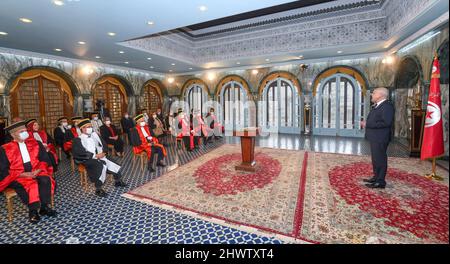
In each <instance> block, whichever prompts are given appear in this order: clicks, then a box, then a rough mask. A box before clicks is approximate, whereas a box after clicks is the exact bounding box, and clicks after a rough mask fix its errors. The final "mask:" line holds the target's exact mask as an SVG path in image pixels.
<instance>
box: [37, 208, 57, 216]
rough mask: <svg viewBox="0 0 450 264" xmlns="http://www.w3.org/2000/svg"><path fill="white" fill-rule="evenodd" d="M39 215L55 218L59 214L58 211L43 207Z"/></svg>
mask: <svg viewBox="0 0 450 264" xmlns="http://www.w3.org/2000/svg"><path fill="white" fill-rule="evenodd" d="M39 214H40V215H46V216H51V217H54V216H56V215H57V212H56V210H53V209H52V208H50V207H48V206H45V207H42V208H41V210H39Z"/></svg>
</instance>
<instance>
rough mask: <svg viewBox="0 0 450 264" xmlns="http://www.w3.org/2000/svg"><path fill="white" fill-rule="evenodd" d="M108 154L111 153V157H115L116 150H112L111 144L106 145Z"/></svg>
mask: <svg viewBox="0 0 450 264" xmlns="http://www.w3.org/2000/svg"><path fill="white" fill-rule="evenodd" d="M109 152H111V155H113V156H117V153H116V150H115V149H114V145H113V144H108V154H109Z"/></svg>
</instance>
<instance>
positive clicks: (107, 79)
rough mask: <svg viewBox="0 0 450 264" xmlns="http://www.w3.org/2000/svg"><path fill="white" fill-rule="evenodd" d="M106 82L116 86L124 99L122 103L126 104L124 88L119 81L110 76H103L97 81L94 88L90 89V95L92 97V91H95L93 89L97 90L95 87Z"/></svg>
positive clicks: (126, 96) (126, 97)
mask: <svg viewBox="0 0 450 264" xmlns="http://www.w3.org/2000/svg"><path fill="white" fill-rule="evenodd" d="M106 82H109V83H110V84H113V85H116V86H118V87H119V90H120V92H121V93H122V95H123V97H124V102H125V103H127V104H128V95H127V93H126V90H125V86H123V84H122V83H121V82H120V81H119V80H117V79H116V78H114V77H112V76H104V77H101V78H100V79H98V80H97V81H96V82H95V83H94V88H93V89H92V95H94V90H95V88H97V85H102V84H104V83H106Z"/></svg>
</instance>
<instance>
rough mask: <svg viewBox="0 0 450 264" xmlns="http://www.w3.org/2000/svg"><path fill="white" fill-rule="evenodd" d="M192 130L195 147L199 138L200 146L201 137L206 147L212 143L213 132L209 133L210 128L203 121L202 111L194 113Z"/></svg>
mask: <svg viewBox="0 0 450 264" xmlns="http://www.w3.org/2000/svg"><path fill="white" fill-rule="evenodd" d="M192 129H193V130H194V145H195V139H196V138H197V144H198V138H200V137H202V138H203V144H204V145H206V144H207V143H208V142H210V141H211V139H212V131H210V132H208V126H207V125H206V124H205V122H204V121H203V118H202V113H201V112H200V110H197V111H194V114H193V117H192ZM209 130H210V129H209Z"/></svg>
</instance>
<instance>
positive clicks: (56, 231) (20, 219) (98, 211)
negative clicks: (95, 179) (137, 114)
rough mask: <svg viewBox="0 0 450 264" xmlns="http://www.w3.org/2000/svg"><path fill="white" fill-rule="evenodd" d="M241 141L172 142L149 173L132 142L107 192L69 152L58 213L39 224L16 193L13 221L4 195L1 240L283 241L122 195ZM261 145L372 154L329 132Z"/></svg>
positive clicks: (59, 176)
mask: <svg viewBox="0 0 450 264" xmlns="http://www.w3.org/2000/svg"><path fill="white" fill-rule="evenodd" d="M224 143H229V144H237V143H239V139H238V138H235V137H226V138H224V139H218V140H215V141H214V142H213V143H212V144H208V145H207V146H203V145H202V146H201V147H200V148H199V149H197V150H195V151H193V152H186V151H183V150H181V149H178V148H177V147H176V146H175V143H174V142H171V143H170V144H169V145H168V147H167V149H168V160H167V161H168V164H169V165H170V166H167V167H165V168H159V167H158V170H157V171H156V172H155V173H152V174H149V173H148V172H147V171H141V170H140V168H139V166H138V163H136V164H134V163H133V160H132V153H131V148H130V147H126V155H125V157H123V158H117V159H116V161H117V162H119V163H120V164H122V166H123V174H124V180H125V182H127V183H128V184H129V186H128V187H126V188H115V187H114V186H112V184H111V183H108V184H106V187H105V188H106V191H107V192H108V193H109V195H108V197H106V198H99V197H97V196H95V195H94V192H93V190H92V189H91V190H89V191H88V192H85V191H84V190H83V189H82V188H81V186H80V181H79V175H78V172H72V171H71V168H70V163H69V161H68V160H66V159H65V158H64V159H63V160H62V162H61V164H60V169H59V171H58V172H57V173H56V175H55V178H56V181H57V184H58V186H57V193H56V196H55V203H56V209H57V210H58V212H59V216H58V217H57V218H53V219H49V218H43V220H41V222H40V223H38V224H37V225H32V224H30V223H28V221H27V210H26V208H25V206H23V205H22V204H21V203H20V201H19V200H18V198H17V197H16V198H14V203H15V205H14V208H15V211H14V220H13V222H11V223H10V222H8V221H7V217H6V203H5V198H4V196H3V195H1V196H0V243H6V244H7V243H33V244H35V243H54V244H63V243H66V241H67V239H69V238H71V237H73V238H76V239H78V241H79V242H80V243H108V244H109V243H111V244H115V243H130V244H134V243H137V244H141V243H163V244H166V243H188V244H190V243H247V244H248V243H257V244H261V243H282V242H281V241H280V240H278V239H276V238H273V237H264V236H258V235H255V234H251V233H247V232H243V231H240V230H236V229H233V228H229V227H225V226H222V225H218V224H214V223H211V222H208V221H203V220H199V219H197V218H194V217H190V216H186V215H183V214H178V213H175V212H171V211H168V210H164V209H161V208H158V207H154V206H151V205H147V204H144V203H140V202H136V201H133V200H130V199H127V198H124V197H122V196H121V194H123V193H124V192H127V191H129V190H132V189H134V188H136V187H138V186H141V185H143V184H144V183H146V182H148V181H151V180H153V179H155V178H158V177H160V176H161V175H163V174H164V173H166V172H167V171H169V170H172V169H174V168H176V167H177V166H181V165H183V164H185V163H187V162H189V161H190V160H192V159H195V158H197V157H199V156H201V155H203V154H205V153H207V152H208V151H210V150H212V149H214V148H216V147H218V146H220V145H222V144H224ZM257 144H258V146H261V147H271V148H281V149H297V150H300V149H305V150H310V151H320V152H333V153H342V154H355V155H360V154H363V155H368V154H369V153H370V149H369V148H368V145H367V142H365V141H364V140H363V139H352V138H335V137H325V136H293V135H276V136H275V135H272V136H271V137H267V138H263V137H261V138H259V139H258V140H257ZM388 152H389V155H390V156H396V157H407V156H408V150H407V148H406V147H404V146H403V145H401V144H399V143H397V142H395V141H394V142H392V144H390V146H389V150H388Z"/></svg>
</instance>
